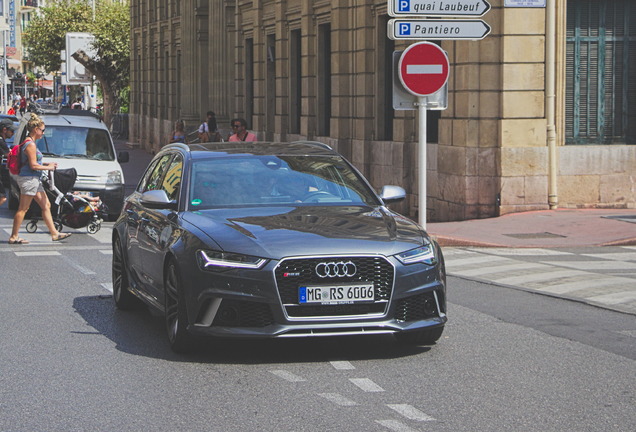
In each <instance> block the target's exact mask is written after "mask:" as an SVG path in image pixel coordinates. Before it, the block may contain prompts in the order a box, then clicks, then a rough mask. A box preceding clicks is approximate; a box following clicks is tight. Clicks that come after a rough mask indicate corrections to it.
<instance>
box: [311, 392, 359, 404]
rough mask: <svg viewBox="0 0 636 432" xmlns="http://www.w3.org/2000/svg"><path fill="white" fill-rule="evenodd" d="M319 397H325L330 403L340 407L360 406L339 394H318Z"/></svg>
mask: <svg viewBox="0 0 636 432" xmlns="http://www.w3.org/2000/svg"><path fill="white" fill-rule="evenodd" d="M318 396H320V397H323V398H325V399H327V400H328V401H331V402H333V403H335V404H336V405H340V406H355V405H358V404H357V403H356V402H354V401H352V400H351V399H347V398H346V397H344V396H342V395H341V394H338V393H318Z"/></svg>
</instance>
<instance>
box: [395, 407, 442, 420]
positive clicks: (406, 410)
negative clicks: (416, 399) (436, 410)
mask: <svg viewBox="0 0 636 432" xmlns="http://www.w3.org/2000/svg"><path fill="white" fill-rule="evenodd" d="M387 406H388V407H389V408H391V409H392V410H394V411H396V412H398V413H399V414H401V415H403V416H404V417H406V418H407V419H409V420H415V421H434V420H435V418H433V417H431V416H430V415H428V414H425V413H423V412H422V411H420V410H418V409H417V408H415V407H413V406H411V405H408V404H387Z"/></svg>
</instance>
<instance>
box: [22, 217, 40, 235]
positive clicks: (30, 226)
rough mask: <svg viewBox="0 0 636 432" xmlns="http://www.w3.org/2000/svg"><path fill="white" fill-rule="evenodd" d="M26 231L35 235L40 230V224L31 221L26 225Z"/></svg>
mask: <svg viewBox="0 0 636 432" xmlns="http://www.w3.org/2000/svg"><path fill="white" fill-rule="evenodd" d="M25 229H26V231H27V232H28V233H34V232H36V231H37V230H38V223H37V221H34V220H32V221H30V222H28V223H27V224H26V226H25Z"/></svg>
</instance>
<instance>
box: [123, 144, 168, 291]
mask: <svg viewBox="0 0 636 432" xmlns="http://www.w3.org/2000/svg"><path fill="white" fill-rule="evenodd" d="M171 158H172V155H164V156H163V157H161V158H160V159H157V160H155V161H154V162H152V163H151V164H150V165H149V166H148V168H147V170H146V172H145V173H144V175H143V177H142V180H141V181H140V182H139V185H138V186H137V190H135V192H134V193H133V194H131V196H130V197H128V199H127V200H126V203H125V214H126V258H127V265H128V268H129V269H130V270H131V273H132V276H133V278H134V279H135V282H137V283H138V284H139V285H140V287H139V288H141V289H142V290H144V291H145V292H147V293H148V294H150V293H151V292H152V291H153V289H152V283H151V281H150V280H148V277H147V275H146V273H147V272H146V270H145V268H144V263H143V261H144V256H145V253H143V249H144V248H146V247H147V244H146V243H147V240H146V235H144V230H145V229H146V224H147V214H146V209H145V208H144V206H143V205H142V204H141V195H142V193H144V192H146V191H148V190H154V189H156V188H157V187H158V185H159V184H160V182H161V178H162V177H163V174H164V171H165V165H166V164H167V163H168V162H169V161H170V159H171Z"/></svg>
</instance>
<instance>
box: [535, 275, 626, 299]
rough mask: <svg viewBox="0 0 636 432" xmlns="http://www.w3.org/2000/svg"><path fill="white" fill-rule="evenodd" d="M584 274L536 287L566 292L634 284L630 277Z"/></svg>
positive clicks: (559, 292)
mask: <svg viewBox="0 0 636 432" xmlns="http://www.w3.org/2000/svg"><path fill="white" fill-rule="evenodd" d="M583 276H584V277H581V278H580V280H574V281H572V280H567V281H563V282H562V283H555V284H550V285H544V286H542V287H539V288H536V289H537V290H538V291H545V292H549V293H552V294H566V293H569V292H572V291H584V290H588V289H597V290H603V289H605V288H611V287H613V286H616V285H618V286H621V285H625V286H627V284H630V283H631V284H633V280H630V279H628V278H617V277H612V278H608V277H607V276H605V275H600V274H586V275H583Z"/></svg>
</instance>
